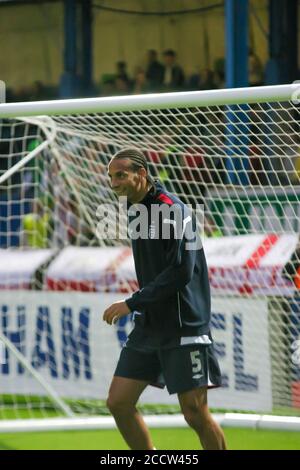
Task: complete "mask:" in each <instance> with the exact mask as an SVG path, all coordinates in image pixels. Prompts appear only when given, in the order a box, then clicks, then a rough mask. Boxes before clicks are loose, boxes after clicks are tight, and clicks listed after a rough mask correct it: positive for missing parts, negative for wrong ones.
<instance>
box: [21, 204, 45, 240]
mask: <svg viewBox="0 0 300 470" xmlns="http://www.w3.org/2000/svg"><path fill="white" fill-rule="evenodd" d="M50 227H51V220H50V213H49V200H48V198H47V197H45V198H42V199H36V200H34V201H33V207H32V212H31V213H29V214H25V215H24V217H23V220H22V227H21V246H26V247H29V248H48V246H49V232H50Z"/></svg>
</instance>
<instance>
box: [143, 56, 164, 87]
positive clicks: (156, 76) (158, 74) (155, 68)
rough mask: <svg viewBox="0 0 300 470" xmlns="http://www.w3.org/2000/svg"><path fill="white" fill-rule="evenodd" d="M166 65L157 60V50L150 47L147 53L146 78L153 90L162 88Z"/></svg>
mask: <svg viewBox="0 0 300 470" xmlns="http://www.w3.org/2000/svg"><path fill="white" fill-rule="evenodd" d="M163 77H164V66H163V65H162V64H161V63H160V62H159V61H158V60H157V52H156V51H155V50H154V49H150V50H149V51H148V54H147V68H146V78H147V80H148V83H149V88H150V89H151V90H152V91H156V90H160V89H161V87H162V83H163Z"/></svg>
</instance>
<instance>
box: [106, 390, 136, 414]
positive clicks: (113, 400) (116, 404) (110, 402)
mask: <svg viewBox="0 0 300 470" xmlns="http://www.w3.org/2000/svg"><path fill="white" fill-rule="evenodd" d="M106 406H107V408H108V409H109V411H110V412H111V414H112V415H120V414H124V413H128V412H130V411H131V409H132V404H130V403H127V402H126V401H124V400H122V399H121V398H118V397H113V396H111V395H109V396H108V398H107V400H106Z"/></svg>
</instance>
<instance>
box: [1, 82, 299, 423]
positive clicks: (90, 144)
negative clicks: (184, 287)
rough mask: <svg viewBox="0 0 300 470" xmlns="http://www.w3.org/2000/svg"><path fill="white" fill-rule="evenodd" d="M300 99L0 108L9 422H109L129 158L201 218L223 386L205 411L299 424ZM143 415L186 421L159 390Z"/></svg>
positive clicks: (278, 91)
mask: <svg viewBox="0 0 300 470" xmlns="http://www.w3.org/2000/svg"><path fill="white" fill-rule="evenodd" d="M297 86H299V85H297V84H294V85H284V86H275V87H257V88H251V89H250V88H249V89H248V88H247V89H239V90H217V91H208V92H186V93H170V94H161V95H159V94H157V95H143V96H132V97H114V98H96V99H83V100H67V101H53V102H39V103H15V104H2V105H0V136H1V141H0V260H1V262H0V289H1V300H0V419H2V420H8V419H16V418H20V419H25V418H43V417H53V416H62V415H65V416H69V417H72V416H82V415H90V414H100V413H104V414H105V413H106V414H107V410H106V407H105V398H106V396H107V392H108V386H109V383H110V380H111V377H112V375H113V372H114V367H115V364H116V361H117V359H118V356H119V353H120V349H121V347H122V345H123V344H124V342H125V341H126V338H127V336H128V333H129V332H130V330H131V328H132V318H131V316H128V317H127V318H123V319H122V320H121V321H119V322H118V323H117V324H116V325H114V326H111V327H110V326H108V325H106V324H104V323H103V322H102V313H103V311H104V309H105V308H106V307H107V306H108V305H110V304H111V303H112V302H113V301H115V300H118V299H123V298H126V296H128V295H130V293H131V292H132V291H134V290H135V289H137V282H136V277H135V272H134V265H133V260H132V254H131V248H130V243H129V240H128V238H127V237H126V236H124V233H125V234H126V213H125V212H124V211H122V207H121V206H120V204H119V201H118V199H117V198H116V196H115V195H114V194H113V192H112V191H111V188H110V184H109V180H108V177H107V164H108V162H109V161H110V159H111V157H112V156H113V155H114V154H115V153H116V152H117V151H118V150H121V149H124V148H128V147H135V148H138V149H140V150H142V151H143V152H144V153H145V155H146V156H147V159H148V163H149V168H150V172H151V174H152V176H153V177H155V178H157V179H159V180H160V181H161V182H162V183H163V184H164V186H165V188H166V189H167V190H168V191H170V192H172V193H175V194H177V195H178V196H179V197H180V198H181V199H182V200H183V201H184V202H186V203H187V204H190V205H192V206H193V208H194V210H196V211H198V210H199V207H204V224H203V225H204V226H203V231H202V232H203V233H202V234H203V245H204V249H205V253H206V258H207V262H208V267H209V275H210V284H211V291H212V325H211V326H212V334H213V337H214V340H215V349H216V353H217V356H218V359H219V362H220V366H221V369H222V374H223V388H222V389H220V390H215V391H212V392H210V394H209V400H210V401H209V403H210V406H211V407H212V408H213V409H218V410H225V411H226V410H227V411H228V410H234V411H239V410H242V411H252V412H255V413H259V414H266V413H269V414H287V415H293V416H297V415H300V359H299V357H300V356H299V354H300V353H299V351H300V300H299V297H300V295H298V294H297V292H298V293H299V290H298V291H297V288H296V287H295V283H294V276H293V275H292V274H291V270H290V269H288V270H287V269H286V265H287V263H288V261H289V260H290V258H291V257H292V255H293V253H294V252H295V249H296V246H297V243H298V239H299V233H300V222H299V220H300V217H299V216H300V202H299V201H300V180H299V178H300V139H299V135H300V133H299V118H300V115H299V107H298V103H297V99H296V98H297ZM124 227H125V232H124ZM121 234H123V236H121ZM294 259H295V255H294ZM141 404H143V407H144V411H148V410H151V412H155V413H158V412H166V411H167V412H170V411H174V410H177V409H178V408H177V405H176V397H173V396H169V395H168V394H167V392H166V391H165V392H161V391H159V390H156V389H155V388H153V387H149V388H148V389H147V390H146V392H145V393H144V394H143V396H142V398H141Z"/></svg>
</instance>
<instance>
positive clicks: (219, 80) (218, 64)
mask: <svg viewBox="0 0 300 470" xmlns="http://www.w3.org/2000/svg"><path fill="white" fill-rule="evenodd" d="M214 82H215V84H216V87H217V88H225V59H224V57H219V58H218V59H216V60H215V63H214Z"/></svg>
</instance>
